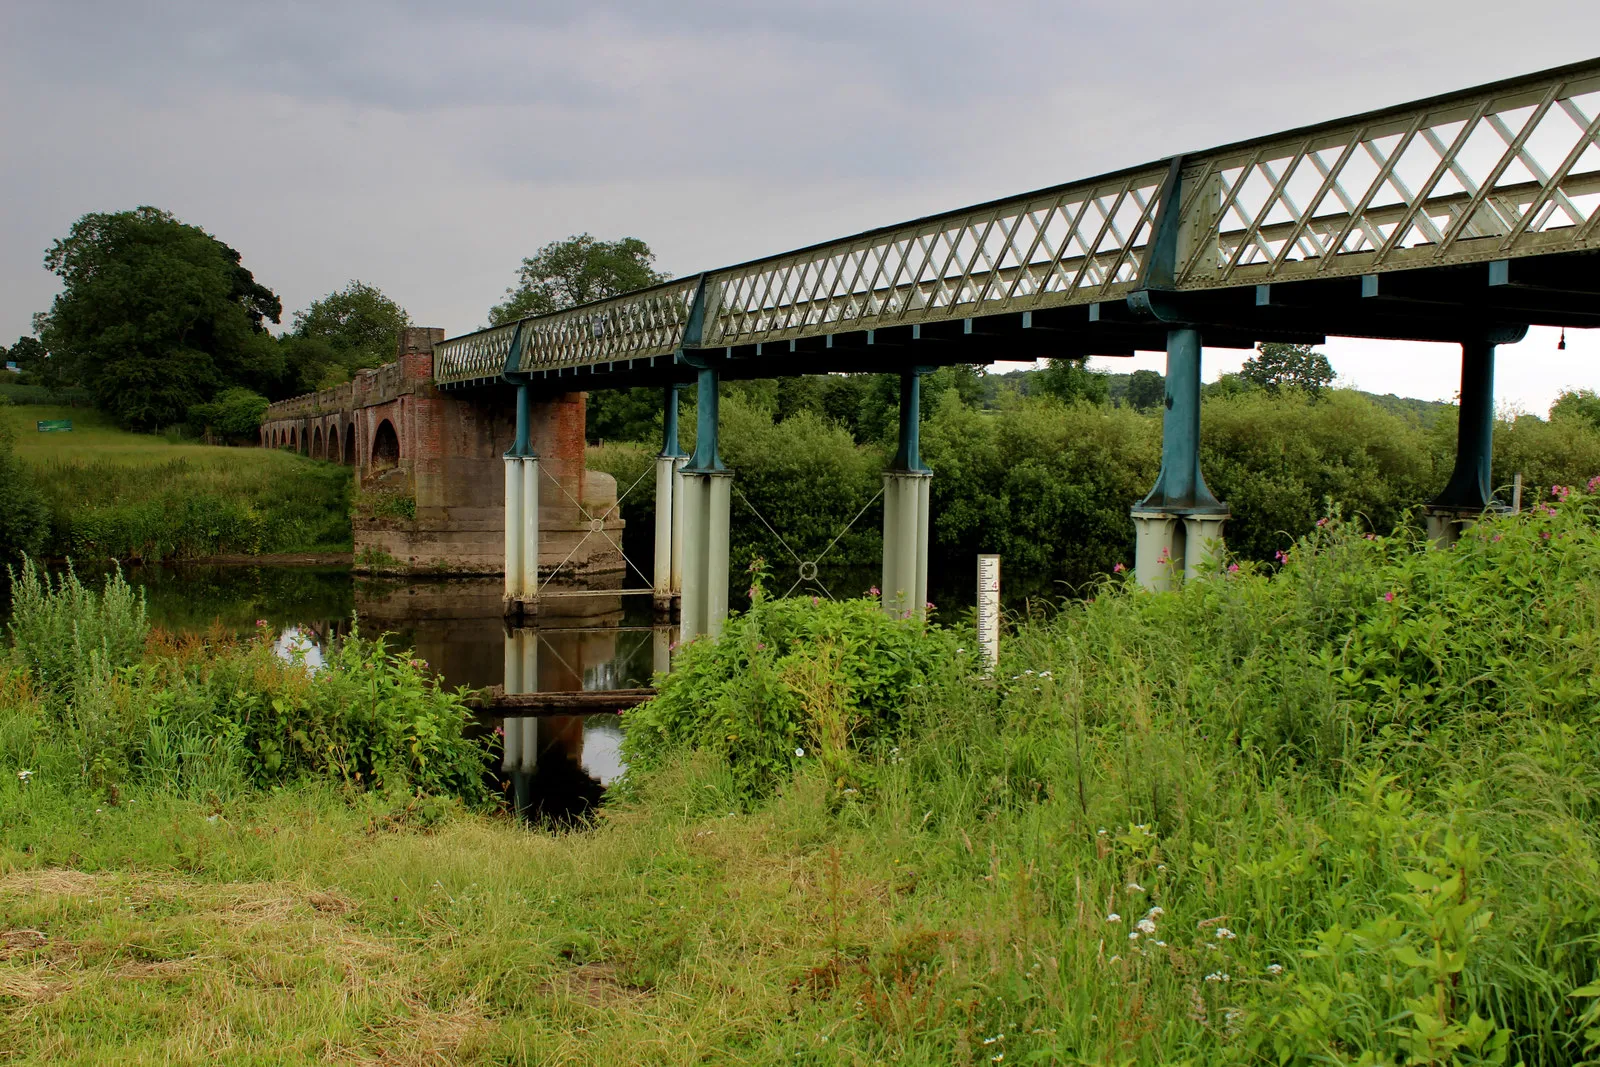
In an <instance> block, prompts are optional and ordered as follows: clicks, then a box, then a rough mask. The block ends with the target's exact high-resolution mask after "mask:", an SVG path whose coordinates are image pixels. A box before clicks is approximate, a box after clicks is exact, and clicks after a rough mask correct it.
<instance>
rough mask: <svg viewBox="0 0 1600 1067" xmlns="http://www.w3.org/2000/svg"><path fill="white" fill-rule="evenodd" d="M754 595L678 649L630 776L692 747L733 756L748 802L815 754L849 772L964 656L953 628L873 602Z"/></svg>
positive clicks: (631, 755)
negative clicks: (931, 677)
mask: <svg viewBox="0 0 1600 1067" xmlns="http://www.w3.org/2000/svg"><path fill="white" fill-rule="evenodd" d="M757 594H758V595H756V596H755V597H754V599H753V600H752V603H751V607H750V611H749V612H748V613H747V614H744V615H733V616H731V617H730V618H729V619H728V623H727V626H726V628H725V629H724V631H723V633H722V636H721V637H720V638H719V639H718V640H716V641H706V640H701V641H695V642H692V643H690V644H688V645H687V646H685V647H684V648H682V649H681V650H679V652H678V655H677V658H676V660H675V662H674V664H673V670H672V673H671V674H668V675H661V676H658V678H657V685H658V687H659V693H658V695H657V696H656V697H655V699H653V700H651V701H649V702H648V703H646V704H643V705H641V706H640V707H638V708H636V709H634V710H633V711H631V712H629V713H628V715H627V716H626V718H625V720H624V725H625V730H624V739H623V758H624V760H625V761H626V763H627V765H628V775H629V777H630V778H632V777H634V776H648V774H649V773H650V772H651V771H652V770H653V769H655V768H657V767H660V766H661V765H663V764H664V763H665V762H667V761H669V759H670V758H671V757H672V756H673V755H675V754H677V753H681V752H684V751H689V750H703V751H707V752H710V753H714V754H716V755H718V756H720V757H722V758H724V759H726V761H727V763H728V765H729V767H730V768H731V770H732V774H733V777H734V779H735V781H736V782H737V785H738V788H739V790H740V791H741V793H742V795H743V796H744V797H745V798H746V799H751V800H753V799H757V798H760V797H764V796H767V795H769V794H770V793H771V792H772V791H773V790H774V789H775V788H776V787H777V786H778V785H779V784H780V783H781V782H784V781H786V780H787V779H788V778H789V777H790V775H791V774H792V773H793V770H794V768H795V766H796V765H797V764H799V763H801V762H802V761H804V760H806V759H807V758H811V759H813V760H821V761H823V763H824V765H825V766H827V767H828V768H829V770H830V772H831V773H830V776H832V777H838V776H846V777H848V776H849V775H851V774H853V773H855V768H856V766H857V764H856V756H857V754H859V753H860V752H863V751H871V750H873V749H875V748H877V747H880V746H883V745H886V744H887V743H890V742H892V741H893V739H894V738H895V737H896V736H897V735H898V733H899V731H900V719H901V713H902V711H903V710H904V708H905V705H906V701H907V698H908V696H909V694H910V691H911V690H912V689H913V688H914V687H916V686H918V685H920V684H922V682H923V680H924V679H925V678H926V677H927V675H928V673H929V672H930V670H931V669H932V667H933V665H934V664H935V663H936V662H937V661H939V660H941V659H946V658H949V657H951V656H954V655H955V651H954V650H955V646H956V638H955V635H954V633H953V632H951V631H948V630H945V629H943V628H941V627H937V626H932V627H928V628H924V627H923V625H922V623H920V622H918V621H914V620H897V619H891V618H890V617H889V616H888V615H887V614H885V613H884V611H883V609H882V607H881V605H880V604H879V603H878V601H877V600H875V599H863V600H844V601H832V600H820V599H818V598H803V597H802V598H791V599H778V600H769V599H766V598H764V597H762V596H760V595H759V589H758V590H757ZM968 662H969V663H970V662H971V660H970V659H968Z"/></svg>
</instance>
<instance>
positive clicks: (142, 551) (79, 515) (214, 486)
mask: <svg viewBox="0 0 1600 1067" xmlns="http://www.w3.org/2000/svg"><path fill="white" fill-rule="evenodd" d="M41 418H44V419H49V418H63V419H68V418H70V419H72V420H73V430H72V432H71V433H55V434H41V433H36V432H35V431H34V428H33V424H34V420H36V419H41ZM7 430H8V431H9V432H10V433H11V434H12V435H13V438H14V440H15V443H16V444H15V455H16V459H17V460H18V461H19V462H20V468H18V470H19V471H22V472H26V473H27V474H28V475H30V476H31V477H30V478H29V479H23V480H22V483H26V482H28V481H31V485H30V486H29V488H30V489H31V491H32V492H33V494H34V495H35V496H37V497H38V498H39V499H40V500H41V501H42V502H43V505H44V507H45V509H46V512H47V514H48V527H47V529H48V532H47V534H46V535H45V537H44V539H43V541H42V544H41V543H40V542H39V541H38V540H28V539H23V540H21V541H18V542H16V543H17V544H19V545H20V547H21V548H23V549H27V550H31V551H43V552H45V553H46V554H49V555H54V556H65V555H70V556H73V557H74V558H77V559H83V560H96V559H108V558H109V559H121V560H130V559H140V560H146V561H151V560H160V559H173V558H176V559H185V558H188V559H192V558H198V557H204V556H211V555H220V554H257V553H268V552H318V551H320V552H339V551H349V548H350V523H349V493H350V474H349V471H348V469H346V468H344V467H340V466H338V465H336V464H330V463H322V462H317V461H314V460H310V459H307V458H305V457H303V456H297V455H293V454H290V453H287V452H281V451H272V450H267V449H256V448H248V449H246V448H221V447H214V446H209V445H199V444H192V443H171V442H169V441H167V440H164V439H163V438H160V437H154V436H151V435H148V434H136V433H130V432H127V431H125V430H119V429H117V428H116V427H114V426H111V425H109V424H108V423H107V421H106V420H105V419H104V417H102V416H99V415H98V414H97V413H95V412H93V411H85V410H82V409H51V408H41V407H27V408H24V407H5V408H0V431H7ZM0 456H3V448H0ZM12 477H13V479H15V478H16V477H17V475H16V474H15V473H14V474H13V476H12ZM5 478H6V475H5V465H4V461H3V459H0V487H3V486H4V485H5V484H6V483H5ZM19 484H20V483H19ZM0 547H3V545H0Z"/></svg>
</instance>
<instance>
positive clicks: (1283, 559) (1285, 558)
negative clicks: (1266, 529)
mask: <svg viewBox="0 0 1600 1067" xmlns="http://www.w3.org/2000/svg"><path fill="white" fill-rule="evenodd" d="M1275 555H1276V556H1277V557H1278V562H1279V563H1288V562H1289V554H1288V553H1287V552H1285V551H1284V550H1283V549H1281V548H1280V549H1278V551H1277V552H1276V553H1275Z"/></svg>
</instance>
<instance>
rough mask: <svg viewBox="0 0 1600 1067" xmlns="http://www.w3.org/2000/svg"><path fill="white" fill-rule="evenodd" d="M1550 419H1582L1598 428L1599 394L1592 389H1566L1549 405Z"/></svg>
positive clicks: (1599, 425)
mask: <svg viewBox="0 0 1600 1067" xmlns="http://www.w3.org/2000/svg"><path fill="white" fill-rule="evenodd" d="M1550 418H1551V419H1583V420H1585V421H1587V422H1588V423H1590V424H1591V425H1593V426H1596V427H1600V393H1596V392H1595V391H1594V390H1593V389H1567V390H1565V391H1563V392H1562V394H1561V395H1560V396H1558V397H1556V402H1555V403H1554V404H1551V405H1550Z"/></svg>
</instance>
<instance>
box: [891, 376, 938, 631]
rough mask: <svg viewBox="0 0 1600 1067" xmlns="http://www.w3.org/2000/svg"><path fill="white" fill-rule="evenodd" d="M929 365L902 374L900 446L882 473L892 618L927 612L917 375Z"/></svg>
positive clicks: (925, 487) (924, 478)
mask: <svg viewBox="0 0 1600 1067" xmlns="http://www.w3.org/2000/svg"><path fill="white" fill-rule="evenodd" d="M930 369H931V368H928V367H914V368H912V369H911V370H909V371H907V372H905V373H904V374H902V375H901V376H900V445H899V448H898V450H897V451H896V452H895V456H894V459H893V460H892V461H891V463H890V466H889V469H888V470H886V471H884V472H883V590H882V596H883V608H884V610H885V611H886V612H888V613H889V614H890V615H892V616H894V617H896V618H910V617H913V616H914V617H918V618H921V617H924V616H925V615H926V613H927V602H928V533H929V530H928V526H929V516H928V508H929V498H930V491H931V489H932V485H933V472H932V471H931V470H929V469H928V468H927V466H925V465H924V464H923V462H922V450H921V419H922V399H921V396H922V388H921V378H922V376H923V375H924V374H926V373H928V371H929V370H930Z"/></svg>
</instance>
